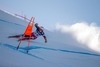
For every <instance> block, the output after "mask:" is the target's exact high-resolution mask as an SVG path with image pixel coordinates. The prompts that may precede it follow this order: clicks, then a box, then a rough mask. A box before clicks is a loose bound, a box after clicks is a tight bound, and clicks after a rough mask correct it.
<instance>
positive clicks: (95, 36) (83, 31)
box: [56, 22, 100, 52]
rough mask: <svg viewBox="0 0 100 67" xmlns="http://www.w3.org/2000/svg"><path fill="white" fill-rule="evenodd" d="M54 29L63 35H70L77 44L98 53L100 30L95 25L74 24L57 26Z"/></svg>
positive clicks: (99, 48) (85, 23)
mask: <svg viewBox="0 0 100 67" xmlns="http://www.w3.org/2000/svg"><path fill="white" fill-rule="evenodd" d="M56 29H57V30H59V31H61V32H64V33H70V34H71V35H73V37H74V38H75V39H76V40H77V42H79V43H81V44H84V46H86V47H88V48H90V49H92V50H94V51H97V52H100V28H99V27H97V26H96V25H95V24H93V23H92V24H88V23H87V22H80V23H75V24H73V25H63V24H57V25H56Z"/></svg>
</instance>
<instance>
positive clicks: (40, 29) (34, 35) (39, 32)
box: [8, 23, 47, 43]
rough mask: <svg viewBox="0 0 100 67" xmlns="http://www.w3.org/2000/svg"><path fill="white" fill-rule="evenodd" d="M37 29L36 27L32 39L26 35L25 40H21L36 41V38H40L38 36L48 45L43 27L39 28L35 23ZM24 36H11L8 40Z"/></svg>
mask: <svg viewBox="0 0 100 67" xmlns="http://www.w3.org/2000/svg"><path fill="white" fill-rule="evenodd" d="M35 27H36V31H35V32H32V34H31V37H29V36H27V35H25V36H24V38H23V39H19V40H18V41H20V40H28V39H29V38H30V39H32V40H34V39H36V38H38V36H43V38H44V40H45V43H47V38H46V36H45V33H44V31H43V27H40V26H38V23H35ZM22 35H23V34H20V35H15V36H9V37H8V38H20V37H21V36H22Z"/></svg>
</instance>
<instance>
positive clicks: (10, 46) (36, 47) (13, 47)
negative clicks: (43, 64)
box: [0, 44, 100, 60]
mask: <svg viewBox="0 0 100 67" xmlns="http://www.w3.org/2000/svg"><path fill="white" fill-rule="evenodd" d="M0 45H1V46H4V47H8V48H10V49H13V50H17V49H16V47H15V46H12V45H10V44H0ZM19 49H22V50H18V51H19V52H21V53H24V54H27V53H26V52H25V50H27V47H19ZM33 49H45V50H52V51H58V52H59V51H60V52H66V53H74V54H82V55H89V56H98V57H100V55H99V54H93V53H88V52H79V51H74V50H63V49H55V48H48V47H41V46H30V47H29V49H28V50H33ZM23 50H24V51H23ZM28 55H29V56H32V57H35V58H38V59H41V60H45V59H43V58H40V57H38V56H35V55H32V54H31V53H28Z"/></svg>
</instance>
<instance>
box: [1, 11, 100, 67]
mask: <svg viewBox="0 0 100 67" xmlns="http://www.w3.org/2000/svg"><path fill="white" fill-rule="evenodd" d="M26 25H27V23H25V21H23V20H21V19H18V18H16V17H14V16H12V15H9V14H7V13H5V12H3V11H1V10H0V67H100V54H97V53H95V52H92V51H89V50H88V49H84V48H81V47H80V46H77V45H76V44H79V43H77V42H76V41H75V40H74V39H73V38H72V37H71V35H70V34H68V35H65V34H62V33H58V32H57V31H56V32H50V31H47V30H45V32H46V36H47V38H48V43H44V40H43V38H42V37H39V38H38V39H36V40H33V41H31V45H30V48H29V54H26V52H25V51H26V49H27V41H23V42H22V43H21V45H20V48H19V50H16V47H17V45H18V41H17V39H9V38H7V37H8V36H10V35H16V34H21V33H23V32H24V30H25V27H26Z"/></svg>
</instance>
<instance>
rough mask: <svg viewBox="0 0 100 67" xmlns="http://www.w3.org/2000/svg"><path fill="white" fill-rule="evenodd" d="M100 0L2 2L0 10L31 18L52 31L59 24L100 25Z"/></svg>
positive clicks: (14, 0) (9, 0) (0, 0)
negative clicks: (86, 23) (83, 22)
mask: <svg viewBox="0 0 100 67" xmlns="http://www.w3.org/2000/svg"><path fill="white" fill-rule="evenodd" d="M99 6H100V0H0V9H1V10H5V11H8V12H10V13H13V14H19V15H23V16H26V17H28V18H31V17H32V16H34V17H35V22H37V23H39V24H40V25H41V26H44V27H45V28H47V29H49V30H52V29H54V27H55V25H56V24H57V23H62V24H74V23H77V22H81V21H86V22H88V23H92V22H95V23H96V24H97V25H100V23H99V22H100V20H99V17H100V7H99Z"/></svg>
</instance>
